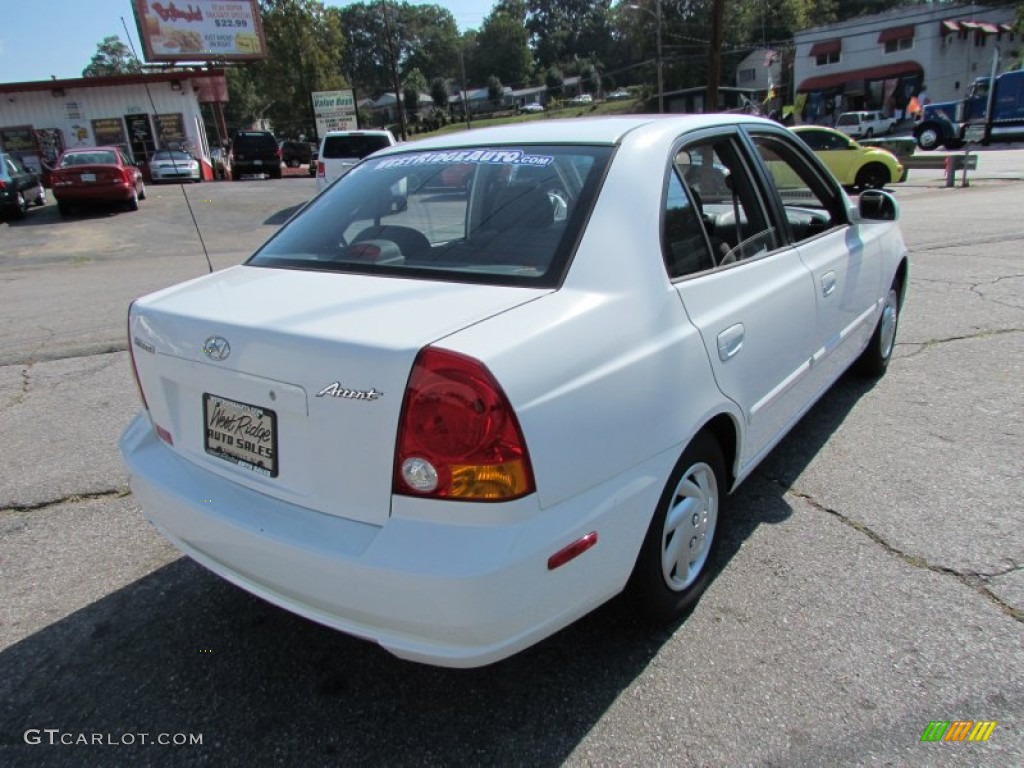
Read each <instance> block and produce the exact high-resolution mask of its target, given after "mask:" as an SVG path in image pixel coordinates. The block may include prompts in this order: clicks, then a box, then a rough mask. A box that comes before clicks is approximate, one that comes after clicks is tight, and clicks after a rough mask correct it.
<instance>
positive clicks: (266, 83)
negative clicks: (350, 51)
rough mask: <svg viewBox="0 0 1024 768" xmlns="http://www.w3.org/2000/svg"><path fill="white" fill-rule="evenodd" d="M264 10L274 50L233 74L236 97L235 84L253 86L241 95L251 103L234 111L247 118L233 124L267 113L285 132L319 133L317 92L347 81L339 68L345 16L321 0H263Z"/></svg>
mask: <svg viewBox="0 0 1024 768" xmlns="http://www.w3.org/2000/svg"><path fill="white" fill-rule="evenodd" d="M260 10H261V12H262V14H261V15H262V20H263V31H264V34H265V35H266V38H267V54H268V55H267V58H266V59H263V60H261V61H257V62H253V63H252V64H251V65H249V67H248V68H247V71H246V76H245V77H238V76H236V77H232V78H229V80H228V89H229V94H230V96H231V100H232V101H234V100H235V96H236V93H235V90H233V88H234V89H239V88H245V89H248V91H249V92H248V93H246V94H239V95H240V97H241V98H242V99H243V101H244V107H245V108H244V109H240V110H231V111H230V112H229V114H232V115H234V116H235V117H236V118H239V117H242V118H245V119H243V120H242V122H240V123H235V124H234V125H233V126H231V127H233V128H238V127H242V126H244V125H246V124H249V123H251V122H252V121H253V120H255V119H258V118H261V117H265V118H267V119H269V120H270V122H271V124H272V125H273V127H274V130H275V132H277V133H278V134H279V135H282V136H294V137H298V136H299V135H306V136H313V135H314V129H315V125H314V120H313V104H312V99H311V94H312V93H313V92H314V91H325V90H333V89H336V88H343V87H345V85H347V83H346V81H345V78H344V77H343V76H342V75H341V73H340V72H339V67H338V61H339V57H340V55H341V53H342V52H343V50H344V47H345V36H344V35H343V34H342V31H341V24H340V19H339V18H338V16H337V14H334V13H329V12H327V11H326V10H325V9H324V6H323V3H322V2H320V0H260ZM241 112H246V113H249V114H245V115H242V114H239V113H241Z"/></svg>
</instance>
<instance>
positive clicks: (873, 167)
mask: <svg viewBox="0 0 1024 768" xmlns="http://www.w3.org/2000/svg"><path fill="white" fill-rule="evenodd" d="M891 182H892V179H891V178H890V177H889V169H888V168H886V167H885V166H884V165H882V164H881V163H868V164H867V165H865V166H864V167H863V168H861V169H860V170H859V171H857V179H856V180H855V181H854V184H853V186H854V187H855V188H856V189H858V190H861V191H863V190H865V189H882V187H884V186H885V185H886V184H889V183H891Z"/></svg>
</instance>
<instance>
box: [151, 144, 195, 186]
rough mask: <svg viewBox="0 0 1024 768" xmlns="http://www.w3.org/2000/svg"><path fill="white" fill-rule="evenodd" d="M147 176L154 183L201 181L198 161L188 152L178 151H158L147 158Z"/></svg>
mask: <svg viewBox="0 0 1024 768" xmlns="http://www.w3.org/2000/svg"><path fill="white" fill-rule="evenodd" d="M149 174H150V176H151V177H152V179H153V182H154V183H159V182H161V181H191V182H195V183H199V182H200V181H202V180H203V174H202V170H201V169H200V167H199V161H198V160H196V159H195V158H194V157H193V156H192V155H191V154H189V153H188V152H184V151H182V150H179V149H158V150H157V151H156V152H154V153H153V156H152V157H150V158H149Z"/></svg>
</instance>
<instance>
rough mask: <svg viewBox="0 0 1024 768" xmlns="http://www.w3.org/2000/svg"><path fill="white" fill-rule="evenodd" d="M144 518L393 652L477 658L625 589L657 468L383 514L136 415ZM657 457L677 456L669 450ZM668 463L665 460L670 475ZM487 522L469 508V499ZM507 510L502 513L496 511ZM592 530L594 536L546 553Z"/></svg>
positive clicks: (279, 601)
mask: <svg viewBox="0 0 1024 768" xmlns="http://www.w3.org/2000/svg"><path fill="white" fill-rule="evenodd" d="M120 448H121V453H122V456H123V458H124V461H125V463H126V465H127V467H128V469H129V473H130V475H131V488H132V491H133V493H134V494H135V495H136V497H137V498H138V500H139V504H140V506H141V507H142V509H143V512H144V514H145V515H146V517H147V518H148V519H149V520H150V521H151V522H152V523H153V524H154V525H155V526H156V527H157V528H158V529H159V530H160V531H161V532H162V533H163V534H164V535H165V536H166V537H167V538H168V539H169V540H170V541H171V542H172V543H173V544H174V545H175V546H177V547H178V548H179V549H180V550H181V551H183V552H184V553H185V554H187V555H189V556H190V557H191V558H193V559H194V560H196V561H197V562H198V563H200V564H201V565H203V566H205V567H206V568H208V569H209V570H211V571H213V572H214V573H216V574H218V575H219V576H221V577H223V578H225V579H227V580H228V581H230V582H232V583H234V584H236V585H237V586H240V587H242V588H243V589H245V590H247V591H249V592H252V593H253V594H255V595H257V596H259V597H262V598H263V599H265V600H267V601H269V602H271V603H274V604H276V605H278V606H280V607H282V608H285V609H287V610H289V611H292V612H294V613H296V614H299V615H301V616H304V617H306V618H308V619H311V620H313V621H316V622H319V623H321V624H324V625H327V626H329V627H333V628H335V629H338V630H341V631H343V632H346V633H349V634H352V635H355V636H357V637H362V638H365V639H367V640H371V641H374V642H376V643H378V644H380V645H381V646H383V647H384V648H385V649H386V650H388V651H390V652H391V653H394V654H395V655H397V656H399V657H402V658H406V659H411V660H414V661H420V662H426V663H431V664H437V665H440V666H449V667H475V666H481V665H484V664H489V663H492V662H495V661H498V660H500V659H502V658H505V657H507V656H510V655H512V654H513V653H516V652H517V651H519V650H522V649H524V648H526V647H528V646H530V645H532V644H533V643H535V642H537V641H538V640H540V639H542V638H543V637H546V636H548V635H550V634H552V633H554V632H555V631H557V630H558V629H560V628H561V627H564V626H565V625H567V624H569V623H571V622H572V621H574V620H576V619H577V618H579V617H580V616H582V615H584V614H586V613H588V612H589V611H591V610H592V609H593V608H595V607H596V606H597V605H599V604H601V603H602V602H604V601H605V600H607V599H608V598H610V597H612V596H613V595H615V594H616V593H618V592H619V591H621V590H622V588H623V587H624V586H625V583H626V581H627V579H628V578H629V574H630V572H631V570H632V567H633V563H634V562H635V558H636V553H637V552H638V551H639V547H640V543H641V541H642V540H643V536H644V534H645V532H646V527H647V522H648V520H649V519H650V515H651V513H652V512H653V510H654V506H655V504H656V503H657V498H658V496H659V494H660V491H661V485H660V483H661V481H660V480H656V479H655V478H657V477H664V474H661V472H662V468H661V466H660V464H659V467H658V469H657V470H654V471H652V468H651V467H650V466H646V467H640V468H637V469H635V470H631V471H630V472H629V473H627V474H626V475H623V476H620V477H618V478H615V479H614V480H613V481H609V483H606V484H603V485H602V486H599V487H597V488H594V489H591V490H590V491H588V492H586V493H584V494H581V495H580V496H578V497H575V498H574V499H572V500H570V501H568V502H565V503H563V504H560V505H558V506H557V507H554V508H549V509H546V510H543V511H541V510H538V509H537V508H536V498H535V497H528V498H526V499H520V500H518V501H516V502H509V504H507V505H504V504H503V505H499V506H500V511H499V512H498V513H496V512H495V509H496V506H495V505H458V507H459V509H458V511H457V514H459V515H462V516H463V520H464V521H465V520H467V518H466V517H465V515H467V514H470V518H468V519H469V520H471V521H472V522H462V523H461V524H460V523H453V522H450V521H446V522H439V521H438V520H437V518H438V517H439V516H440V515H443V514H444V512H445V511H450V505H451V503H450V502H449V503H447V504H446V503H444V502H436V501H434V502H428V501H425V500H417V499H405V498H401V497H396V500H395V508H396V509H395V510H393V511H392V516H391V518H390V519H389V521H388V522H387V524H386V525H384V526H375V525H370V524H366V523H359V522H355V521H352V520H348V519H344V518H340V517H336V516H334V515H330V514H325V513H322V512H318V511H315V510H312V509H308V508H304V507H300V506H296V505H293V504H288V503H285V502H281V501H279V500H276V499H273V498H271V497H269V496H266V495H263V494H261V493H258V492H256V491H252V490H249V489H246V488H244V487H242V486H239V485H236V484H234V483H231V482H229V481H227V480H225V479H223V478H222V477H220V476H219V475H217V474H214V473H213V472H210V471H208V470H206V469H204V468H202V467H201V466H197V465H195V464H193V463H191V462H189V461H186V460H184V459H182V458H181V457H179V456H178V455H177V454H176V453H175V452H174V451H173V450H172V449H170V448H169V447H168V446H166V445H165V444H164V443H162V442H160V441H159V440H158V439H157V438H156V436H155V435H154V433H153V430H152V427H151V426H150V422H149V419H148V416H147V415H146V414H145V413H142V414H140V415H139V416H138V417H136V419H135V420H134V421H133V422H132V423H131V424H130V425H129V427H128V428H127V429H126V430H125V433H124V435H123V436H122V438H121V444H120ZM660 461H661V463H664V462H668V466H671V460H670V458H668V457H665V458H664V459H661V460H660ZM667 471H668V469H667V468H665V469H664V472H665V473H667ZM474 506H476V507H489V509H487V510H484V511H481V516H483V515H488V516H489V519H488V520H482V521H477V520H475V519H474V518H473V517H472V514H471V513H472V512H473V507H474ZM400 508H402V509H400ZM495 514H500V516H501V519H502V520H503V522H495V521H494V516H495ZM591 531H598V534H599V539H598V544H597V545H596V546H594V547H593V548H592V549H590V550H588V551H587V552H585V553H583V554H582V555H580V556H579V557H577V558H576V559H574V560H572V561H571V562H569V563H567V564H566V565H564V566H562V567H560V568H557V569H556V570H553V571H552V570H548V567H547V562H548V558H549V557H550V556H551V555H552V554H554V553H555V552H557V551H559V550H560V549H562V548H563V547H565V546H567V545H568V544H570V543H571V542H573V541H576V540H577V539H579V538H581V537H583V536H585V535H586V534H588V533H590V532H591Z"/></svg>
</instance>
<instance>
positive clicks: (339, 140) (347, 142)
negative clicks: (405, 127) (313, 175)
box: [323, 134, 391, 160]
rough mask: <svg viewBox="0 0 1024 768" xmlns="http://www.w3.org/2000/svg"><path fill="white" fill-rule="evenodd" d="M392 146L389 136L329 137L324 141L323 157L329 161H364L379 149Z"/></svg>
mask: <svg viewBox="0 0 1024 768" xmlns="http://www.w3.org/2000/svg"><path fill="white" fill-rule="evenodd" d="M389 146H391V142H389V141H388V139H387V136H379V135H372V134H371V135H369V136H367V135H362V136H356V135H352V136H327V137H326V138H325V139H324V151H323V157H324V158H325V159H328V160H334V159H342V158H344V159H350V158H356V159H358V160H362V159H363V158H364V157H368V156H369V155H372V154H373V153H374V152H376V151H377V150H378V149H384V147H389Z"/></svg>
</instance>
